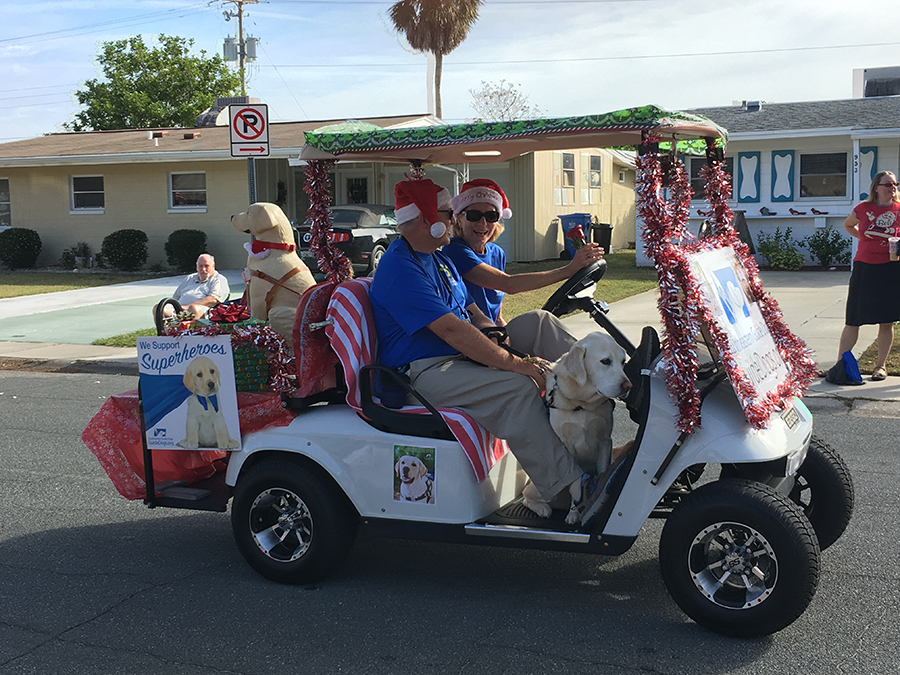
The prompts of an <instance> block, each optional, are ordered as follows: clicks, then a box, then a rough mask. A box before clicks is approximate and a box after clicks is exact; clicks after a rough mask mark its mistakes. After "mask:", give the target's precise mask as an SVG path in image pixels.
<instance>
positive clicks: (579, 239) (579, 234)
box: [566, 225, 584, 249]
mask: <svg viewBox="0 0 900 675" xmlns="http://www.w3.org/2000/svg"><path fill="white" fill-rule="evenodd" d="M566 239H571V240H572V243H573V244H574V245H575V248H576V249H578V248H581V247H582V246H584V230H582V229H581V225H576V226H575V227H573V228H572V229H571V230H569V232H568V234H566Z"/></svg>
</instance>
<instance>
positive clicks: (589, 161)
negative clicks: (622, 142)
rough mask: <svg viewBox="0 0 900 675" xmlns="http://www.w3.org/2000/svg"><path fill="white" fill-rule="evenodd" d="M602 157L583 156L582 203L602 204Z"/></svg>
mask: <svg viewBox="0 0 900 675" xmlns="http://www.w3.org/2000/svg"><path fill="white" fill-rule="evenodd" d="M600 161H601V159H600V155H587V154H584V155H581V203H582V204H599V203H600Z"/></svg>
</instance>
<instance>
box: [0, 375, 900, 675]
mask: <svg viewBox="0 0 900 675" xmlns="http://www.w3.org/2000/svg"><path fill="white" fill-rule="evenodd" d="M135 386H136V378H132V377H122V376H107V375H84V374H53V373H22V372H11V371H6V372H2V373H0V675H12V674H20V673H41V674H48V673H60V674H62V673H65V674H67V675H75V674H82V673H83V674H91V675H95V674H98V673H117V674H119V673H123V674H143V673H148V674H149V673H153V674H154V675H156V674H158V673H167V675H178V674H182V673H184V674H201V675H205V674H212V673H240V674H249V673H279V674H281V673H292V674H293V673H316V674H317V675H321V674H325V673H343V672H346V673H460V674H468V673H491V674H494V675H498V674H501V673H511V674H515V675H524V674H528V673H551V672H563V673H566V672H587V671H590V672H599V673H604V674H612V675H614V674H617V673H635V672H642V673H663V674H675V673H704V674H705V673H710V674H714V673H766V674H767V675H774V674H779V673H784V674H786V675H787V674H790V675H801V674H804V673H879V674H881V673H889V672H896V671H897V669H898V664H900V622H898V620H897V616H898V614H900V602H898V595H900V568H898V565H897V563H896V559H897V542H898V541H900V525H898V517H897V514H898V513H900V480H898V465H897V442H896V439H897V437H898V433H900V420H898V419H896V418H895V417H894V413H893V411H892V409H891V410H886V409H882V408H879V409H877V410H868V411H867V410H866V409H865V408H862V409H861V410H858V411H851V410H850V409H849V408H846V407H844V406H843V405H842V404H840V403H839V402H834V401H825V402H819V403H817V404H816V403H813V402H811V403H810V406H811V407H812V408H813V410H814V412H815V424H816V427H817V433H818V434H819V435H820V436H822V437H823V438H826V439H828V440H829V441H830V442H831V443H832V444H833V445H834V446H835V447H838V448H841V449H842V452H843V454H844V456H845V458H846V460H847V462H848V464H849V465H850V468H851V470H852V472H853V475H854V478H855V482H856V490H857V509H856V513H855V516H854V519H853V522H852V523H851V525H850V528H849V529H848V531H847V533H846V534H845V535H844V537H843V538H842V539H841V540H840V541H839V542H838V543H836V544H835V545H834V546H833V547H831V548H830V549H829V550H828V551H826V552H825V553H823V565H822V570H823V573H822V576H821V581H820V585H819V589H818V593H817V595H816V597H815V598H814V599H813V602H812V604H811V606H810V607H809V609H808V610H807V612H806V613H805V614H804V615H803V616H802V617H801V618H800V619H799V620H797V621H796V622H795V623H794V624H793V625H791V626H789V627H788V628H787V629H785V630H783V631H781V632H780V633H778V634H776V635H774V636H770V637H768V638H764V639H758V640H739V639H732V638H724V637H720V636H717V635H715V634H713V633H710V632H708V631H706V630H704V629H702V628H700V627H698V626H697V625H696V624H694V623H692V622H691V621H690V620H689V619H687V618H686V617H685V616H684V615H683V614H682V613H681V611H680V610H679V609H678V608H677V607H676V606H675V604H674V603H673V602H672V601H671V600H670V599H669V597H668V595H667V594H666V591H665V589H664V587H663V584H662V581H661V578H660V575H659V570H658V563H657V554H656V549H657V544H658V536H659V531H660V529H661V523H660V522H658V521H653V522H650V523H649V524H648V525H647V526H645V531H644V532H643V533H642V536H641V537H640V538H639V539H638V541H637V543H636V544H635V546H634V547H633V548H632V549H631V550H630V551H629V552H628V553H626V554H625V555H623V556H621V557H619V558H600V557H594V556H587V555H578V554H562V553H546V552H536V551H519V550H515V549H492V548H483V547H477V546H463V545H455V546H450V545H444V544H436V543H419V542H407V541H395V540H377V539H372V538H368V537H366V536H361V537H360V538H359V539H358V540H357V543H356V545H355V546H354V548H353V551H352V552H351V555H350V558H349V560H348V562H347V564H346V565H345V566H344V567H343V568H341V569H340V570H339V571H337V573H336V574H335V576H334V577H333V578H332V579H330V580H329V581H327V582H323V583H320V584H316V585H314V586H308V587H286V586H279V585H277V584H274V583H271V582H268V581H266V580H264V579H263V578H261V577H259V576H257V575H256V574H255V573H254V572H253V571H252V570H251V569H250V568H249V567H248V566H247V565H246V564H245V563H244V561H243V559H242V558H241V557H240V555H239V554H238V552H237V550H236V548H235V546H234V544H233V542H232V539H231V530H230V524H229V519H228V516H227V515H225V514H206V513H196V512H186V511H173V510H166V509H156V510H148V509H146V508H145V507H144V506H143V505H142V504H140V503H138V502H128V501H125V500H124V499H122V498H121V497H119V496H118V494H117V493H116V492H115V490H114V489H113V486H112V484H111V483H110V481H109V480H108V479H107V477H106V475H105V474H104V472H103V471H102V469H101V468H100V466H99V464H98V463H97V461H96V459H95V458H94V457H93V455H91V453H90V452H89V451H88V450H87V449H86V448H85V446H84V445H83V444H82V443H81V440H80V434H81V431H82V429H83V428H84V427H85V425H86V424H87V422H88V420H89V419H90V417H91V415H93V413H94V412H96V410H97V409H98V408H99V407H100V405H101V403H102V400H103V398H104V397H106V396H109V395H111V394H114V393H118V392H121V391H125V390H128V389H132V388H134V387H135ZM620 407H621V406H620ZM867 415H885V416H884V417H872V416H867Z"/></svg>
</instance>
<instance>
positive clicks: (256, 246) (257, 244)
mask: <svg viewBox="0 0 900 675" xmlns="http://www.w3.org/2000/svg"><path fill="white" fill-rule="evenodd" d="M269 249H277V250H279V251H289V252H294V251H296V250H297V245H296V244H282V243H279V242H275V241H260V240H259V239H254V240H253V242H252V244H251V247H250V250H251V251H252V252H253V253H262V252H263V251H267V250H269Z"/></svg>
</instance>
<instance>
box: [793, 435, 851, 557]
mask: <svg viewBox="0 0 900 675" xmlns="http://www.w3.org/2000/svg"><path fill="white" fill-rule="evenodd" d="M790 497H791V499H792V500H793V501H794V502H795V503H796V504H798V505H799V506H800V508H802V509H803V512H804V513H805V514H806V517H807V518H808V519H809V522H810V523H812V526H813V528H814V529H815V531H816V536H817V537H818V538H819V548H820V549H821V550H823V551H824V550H825V549H826V548H828V547H829V546H831V545H832V544H833V543H834V542H836V541H837V540H838V539H839V538H840V536H841V535H842V534H843V533H844V530H846V529H847V525H848V524H849V523H850V518H851V516H852V515H853V502H854V491H853V480H852V478H851V477H850V470H849V469H848V468H847V465H846V464H845V463H844V460H843V458H842V457H841V456H840V455H839V454H838V453H837V451H836V450H835V449H834V448H832V447H831V446H830V445H828V444H827V443H825V442H824V441H823V440H822V439H820V438H816V437H815V436H813V437H812V439H811V440H810V442H809V449H808V450H807V452H806V459H805V460H804V461H803V464H802V465H800V469H799V470H798V471H797V476H796V481H795V483H794V489H793V490H791V494H790Z"/></svg>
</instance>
